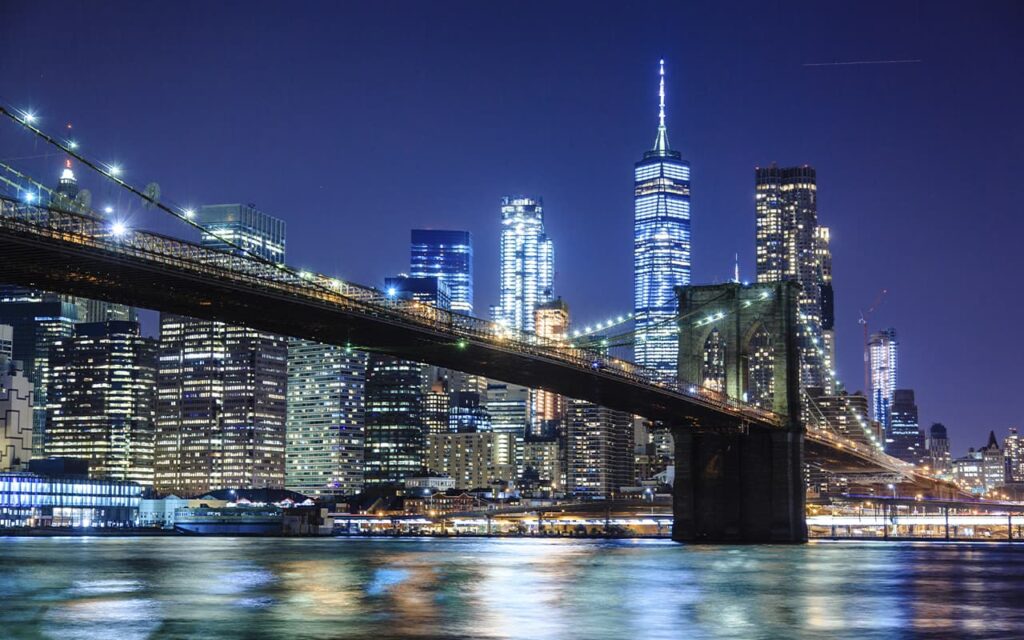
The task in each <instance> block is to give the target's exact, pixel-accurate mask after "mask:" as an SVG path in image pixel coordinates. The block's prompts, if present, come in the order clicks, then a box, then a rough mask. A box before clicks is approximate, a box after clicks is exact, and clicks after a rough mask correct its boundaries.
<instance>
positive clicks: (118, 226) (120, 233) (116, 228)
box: [110, 220, 128, 238]
mask: <svg viewBox="0 0 1024 640" xmlns="http://www.w3.org/2000/svg"><path fill="white" fill-rule="evenodd" d="M110 233H112V234H114V236H115V237H118V238H121V237H124V235H125V234H127V233H128V225H126V224H125V223H123V222H121V221H120V220H118V221H116V222H115V223H114V224H112V225H110Z"/></svg>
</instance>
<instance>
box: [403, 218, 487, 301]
mask: <svg viewBox="0 0 1024 640" xmlns="http://www.w3.org/2000/svg"><path fill="white" fill-rule="evenodd" d="M410 239H411V243H410V252H409V275H411V276H412V277H414V278H429V277H435V278H437V279H438V280H439V281H440V282H441V283H443V284H444V285H445V286H446V287H447V289H448V292H449V294H450V296H451V303H452V306H451V308H452V311H458V312H459V313H466V314H469V315H473V243H472V238H471V236H470V234H469V232H468V231H449V230H445V229H413V230H412V234H411V238H410Z"/></svg>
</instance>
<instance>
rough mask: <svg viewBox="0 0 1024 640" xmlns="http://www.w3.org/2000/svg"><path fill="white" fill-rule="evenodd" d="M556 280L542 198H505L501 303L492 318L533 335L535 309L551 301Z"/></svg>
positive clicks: (502, 225)
mask: <svg viewBox="0 0 1024 640" xmlns="http://www.w3.org/2000/svg"><path fill="white" fill-rule="evenodd" d="M554 277H555V271H554V248H553V246H552V244H551V240H550V239H549V238H548V236H547V234H546V233H545V232H544V205H543V203H542V202H541V200H540V198H530V197H526V196H506V197H504V198H502V200H501V281H500V282H501V287H500V292H499V296H500V304H498V305H497V306H496V307H492V308H491V316H492V319H493V320H494V321H495V322H498V323H501V324H502V325H504V326H506V327H508V328H510V329H517V330H519V331H530V332H532V331H533V329H534V324H533V322H534V321H533V310H534V309H536V308H537V305H539V304H541V303H543V302H546V301H548V300H550V299H551V298H552V295H553V286H554Z"/></svg>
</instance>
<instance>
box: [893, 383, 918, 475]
mask: <svg viewBox="0 0 1024 640" xmlns="http://www.w3.org/2000/svg"><path fill="white" fill-rule="evenodd" d="M917 420H918V418H917V404H915V402H914V390H913V389H896V391H895V393H894V394H893V402H892V413H891V420H890V422H891V424H890V427H889V431H888V432H887V433H886V434H885V452H886V453H888V454H889V455H891V456H895V457H897V458H899V459H900V460H903V461H904V462H909V463H911V464H927V460H926V458H927V452H926V451H925V443H924V433H922V432H921V429H920V428H919V426H918V424H917Z"/></svg>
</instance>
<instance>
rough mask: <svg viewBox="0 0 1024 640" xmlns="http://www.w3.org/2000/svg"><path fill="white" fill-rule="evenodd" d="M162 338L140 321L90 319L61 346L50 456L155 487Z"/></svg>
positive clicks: (51, 400) (49, 424)
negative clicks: (158, 343)
mask: <svg viewBox="0 0 1024 640" xmlns="http://www.w3.org/2000/svg"><path fill="white" fill-rule="evenodd" d="M155 354H156V341H155V340H153V339H152V338H146V337H143V336H142V335H141V333H140V331H139V324H138V323H137V322H126V321H110V322H89V323H81V324H78V325H76V326H75V335H74V337H70V338H63V339H60V340H57V341H56V342H54V344H53V347H52V349H51V351H50V367H51V374H52V377H51V379H50V384H49V386H48V387H47V401H46V407H47V421H46V451H47V455H48V456H49V457H60V458H80V459H84V460H88V461H89V469H90V474H91V475H92V477H94V478H110V479H113V480H126V481H132V482H136V483H138V484H141V485H145V486H152V484H153V443H154V425H153V403H154V392H155V386H156V366H155Z"/></svg>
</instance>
